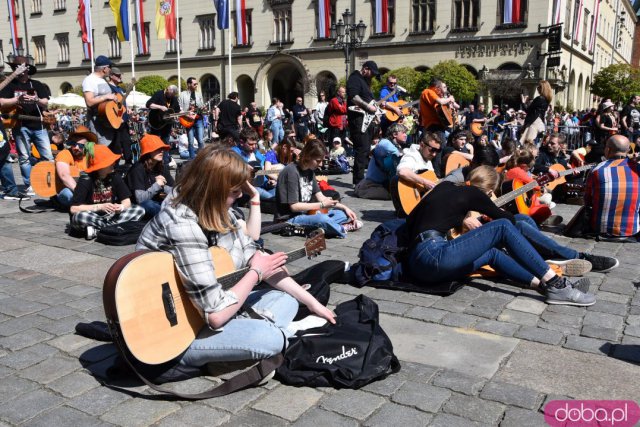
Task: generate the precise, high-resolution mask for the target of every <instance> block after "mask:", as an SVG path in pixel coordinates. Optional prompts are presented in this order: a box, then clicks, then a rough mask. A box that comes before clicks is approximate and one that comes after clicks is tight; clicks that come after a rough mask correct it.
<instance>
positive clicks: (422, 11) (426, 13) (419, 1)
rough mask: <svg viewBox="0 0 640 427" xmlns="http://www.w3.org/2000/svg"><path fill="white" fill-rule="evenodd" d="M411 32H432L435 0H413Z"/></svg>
mask: <svg viewBox="0 0 640 427" xmlns="http://www.w3.org/2000/svg"><path fill="white" fill-rule="evenodd" d="M412 6H413V9H412V12H413V16H412V18H413V27H412V28H413V29H412V32H413V33H431V34H432V33H433V31H434V27H435V22H436V0H413V5H412Z"/></svg>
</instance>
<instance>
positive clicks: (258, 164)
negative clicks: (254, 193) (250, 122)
mask: <svg viewBox="0 0 640 427" xmlns="http://www.w3.org/2000/svg"><path fill="white" fill-rule="evenodd" d="M232 150H233V151H235V152H236V153H237V154H238V155H240V157H242V159H243V160H244V161H245V162H247V163H248V164H249V165H251V167H253V169H254V170H265V168H264V162H265V160H266V159H265V156H264V154H262V153H261V152H260V150H258V132H256V131H255V129H253V128H244V129H242V130H241V131H240V142H239V143H238V145H237V146H235V147H233V148H232ZM253 183H254V185H255V186H256V189H257V190H258V192H259V193H260V200H269V199H273V198H274V196H275V195H276V181H275V179H273V178H270V177H268V176H266V177H265V176H258V177H256V178H255V180H254V182H253Z"/></svg>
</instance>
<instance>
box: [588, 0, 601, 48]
mask: <svg viewBox="0 0 640 427" xmlns="http://www.w3.org/2000/svg"><path fill="white" fill-rule="evenodd" d="M593 3H594V5H593V10H595V12H593V25H592V26H591V38H590V39H589V52H593V49H595V47H596V34H597V32H598V16H599V15H600V0H593Z"/></svg>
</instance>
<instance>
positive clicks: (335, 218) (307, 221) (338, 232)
mask: <svg viewBox="0 0 640 427" xmlns="http://www.w3.org/2000/svg"><path fill="white" fill-rule="evenodd" d="M287 222H288V223H289V224H298V225H312V226H316V227H319V228H322V229H323V230H324V231H325V235H326V236H327V237H342V238H344V237H347V233H345V231H344V228H342V224H344V223H346V222H349V217H348V216H347V214H345V213H344V211H342V210H340V209H331V210H330V211H329V213H326V214H323V213H317V214H315V215H304V214H303V215H297V216H294V217H293V218H291V219H290V220H289V221H287Z"/></svg>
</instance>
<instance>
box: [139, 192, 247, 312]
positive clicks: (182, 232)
mask: <svg viewBox="0 0 640 427" xmlns="http://www.w3.org/2000/svg"><path fill="white" fill-rule="evenodd" d="M170 197H171V196H167V200H165V201H164V203H163V204H162V210H161V211H160V213H158V215H156V216H155V217H154V218H153V219H152V220H151V221H150V222H149V223H148V224H147V225H146V227H145V228H144V230H142V234H141V235H140V238H139V239H138V244H137V245H136V250H141V249H148V250H152V251H166V252H170V253H171V255H173V258H174V259H175V263H176V267H177V269H178V272H179V273H180V276H181V278H182V282H183V284H184V287H185V290H186V291H187V294H188V295H189V298H190V299H191V301H192V302H193V303H194V305H195V306H196V307H197V308H198V309H199V310H200V311H201V314H202V315H203V318H204V320H205V323H207V324H208V322H207V314H208V313H216V312H218V311H221V310H223V309H224V308H226V307H228V306H230V305H233V304H237V303H238V298H237V296H236V295H235V293H234V292H232V291H225V290H223V289H222V286H221V285H220V283H218V280H217V279H216V271H215V266H214V265H213V261H212V258H211V254H210V252H209V246H211V244H210V243H209V242H210V239H209V237H208V236H207V234H205V232H204V231H203V229H202V228H201V227H200V225H199V224H198V217H197V215H196V214H195V212H193V211H192V210H191V209H190V208H188V207H187V206H185V205H182V204H180V205H178V206H176V207H174V206H172V205H171V203H170ZM229 216H230V217H231V219H232V221H233V222H234V224H236V217H235V215H234V214H233V212H232V211H231V210H230V211H229ZM211 234H212V237H213V238H214V240H217V242H216V243H212V244H213V245H217V246H219V247H222V248H224V249H226V250H227V251H228V252H229V254H230V255H231V258H232V259H233V263H234V265H235V268H236V269H239V268H242V267H245V266H246V265H247V264H248V262H249V260H250V259H251V257H252V256H253V255H254V254H255V252H256V246H255V244H254V242H253V241H252V240H251V238H249V237H248V236H246V235H245V234H244V233H243V232H242V229H241V228H238V229H237V230H235V231H231V232H228V233H224V234H219V233H211Z"/></svg>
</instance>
